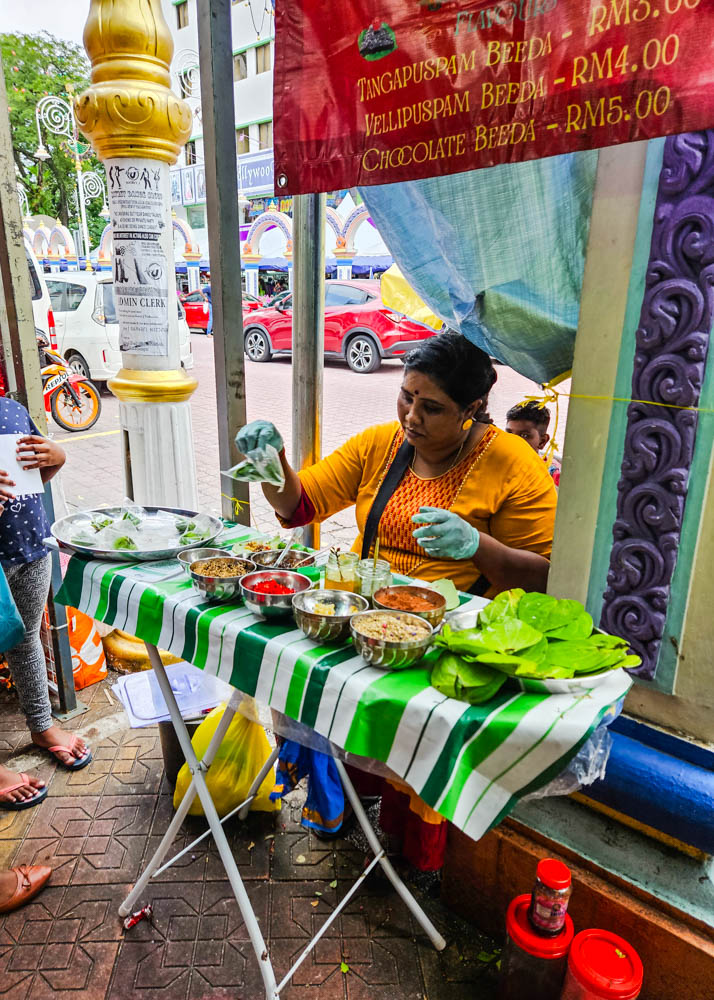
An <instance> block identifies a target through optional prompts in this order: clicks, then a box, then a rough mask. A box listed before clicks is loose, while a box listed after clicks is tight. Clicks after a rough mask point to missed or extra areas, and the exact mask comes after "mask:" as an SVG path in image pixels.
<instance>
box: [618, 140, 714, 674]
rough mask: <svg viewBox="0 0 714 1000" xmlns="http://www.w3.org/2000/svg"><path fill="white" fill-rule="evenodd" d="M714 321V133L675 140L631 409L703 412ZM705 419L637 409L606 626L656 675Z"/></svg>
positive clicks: (666, 169) (668, 151)
mask: <svg viewBox="0 0 714 1000" xmlns="http://www.w3.org/2000/svg"><path fill="white" fill-rule="evenodd" d="M713 320H714V131H707V132H696V133H688V134H685V135H679V136H670V137H669V138H668V139H667V140H666V142H665V149H664V162H663V166H662V172H661V174H660V182H659V190H658V193H657V203H656V207H655V214H654V228H653V232H652V245H651V250H650V259H649V264H648V267H647V277H646V284H645V294H644V299H643V302H642V311H641V314H640V323H639V327H638V330H637V335H636V347H635V360H634V370H633V374H632V393H631V396H632V399H646V400H652V401H653V402H655V403H667V404H673V405H675V406H698V405H699V397H700V393H701V387H702V381H703V378H704V371H705V367H706V360H707V351H708V348H709V334H710V331H711V328H712V322H713ZM696 433H697V413H696V412H694V411H692V410H676V409H669V408H666V407H663V406H652V405H646V404H641V403H630V405H629V408H628V421H627V431H626V436H625V450H624V456H623V461H622V468H621V473H620V481H619V483H618V500H617V517H616V520H615V524H614V527H613V536H614V541H613V546H612V550H611V553H610V569H609V572H608V577H607V584H608V586H607V590H606V591H605V595H604V602H603V612H602V619H601V623H600V624H601V626H602V627H603V628H604V629H606V630H607V631H611V632H614V633H615V634H616V635H622V636H626V637H628V638H629V639H630V640H631V643H632V646H633V648H634V649H635V650H636V651H637V652H638V653H639V654H640V656H641V657H642V666H641V667H639V668H638V669H637V670H636V671H634V673H636V674H637V675H638V676H640V677H643V678H646V679H652V678H653V677H654V675H655V670H656V667H657V661H658V657H659V651H660V645H661V642H662V635H663V632H664V626H665V619H666V614H667V604H668V601H669V596H670V590H671V586H672V575H673V573H674V568H675V565H676V562H677V551H678V547H679V537H680V533H681V530H682V521H683V517H684V507H685V503H686V499H687V488H688V484H689V471H690V467H691V464H692V457H693V452H694V441H695V438H696Z"/></svg>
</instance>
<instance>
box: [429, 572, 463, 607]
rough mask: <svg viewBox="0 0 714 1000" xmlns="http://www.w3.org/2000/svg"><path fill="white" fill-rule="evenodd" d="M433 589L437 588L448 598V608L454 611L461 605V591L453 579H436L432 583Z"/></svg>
mask: <svg viewBox="0 0 714 1000" xmlns="http://www.w3.org/2000/svg"><path fill="white" fill-rule="evenodd" d="M430 586H431V588H432V589H433V590H436V591H437V592H438V593H439V594H441V596H442V597H443V598H444V599H445V600H446V610H447V611H454V610H455V609H456V608H458V606H459V592H458V590H457V589H456V586H455V585H454V581H453V580H447V579H443V580H434V582H433V583H432V584H430Z"/></svg>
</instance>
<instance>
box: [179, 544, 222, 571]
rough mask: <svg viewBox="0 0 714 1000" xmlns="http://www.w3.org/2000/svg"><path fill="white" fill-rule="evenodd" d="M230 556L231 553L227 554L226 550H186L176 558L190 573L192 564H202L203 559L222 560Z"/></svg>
mask: <svg viewBox="0 0 714 1000" xmlns="http://www.w3.org/2000/svg"><path fill="white" fill-rule="evenodd" d="M230 554H231V553H230V551H228V552H227V551H226V550H225V549H184V550H183V552H179V554H178V555H177V556H176V558H177V560H178V561H179V563H180V564H181V566H182V567H183V568H184V569H185V570H186V572H187V573H188V572H189V569H190V566H191V563H194V562H200V561H201V559H221V558H223V556H229V555H230Z"/></svg>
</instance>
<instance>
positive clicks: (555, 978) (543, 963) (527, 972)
mask: <svg viewBox="0 0 714 1000" xmlns="http://www.w3.org/2000/svg"><path fill="white" fill-rule="evenodd" d="M530 905H531V895H530V893H529V892H528V893H525V894H524V895H523V896H516V898H515V899H514V900H512V901H511V903H510V905H509V907H508V912H507V913H506V943H505V946H504V949H503V954H502V956H501V978H500V994H499V995H500V997H501V1000H555V998H556V997H558V995H559V993H560V989H561V987H562V985H563V979H564V977H565V970H566V963H567V955H568V949H569V948H570V945H571V943H572V940H573V934H574V928H573V921H572V920H571V919H570V917H569V916H568V915H567V914H566V916H565V926H564V928H563V930H562V931H561V933H560V934H558V935H556V936H555V937H544V936H543V935H542V934H537V933H536V932H535V931H534V930H533V927H532V925H531V922H530V920H529V919H528V909H529V907H530Z"/></svg>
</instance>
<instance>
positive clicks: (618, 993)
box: [568, 929, 643, 1000]
mask: <svg viewBox="0 0 714 1000" xmlns="http://www.w3.org/2000/svg"><path fill="white" fill-rule="evenodd" d="M568 968H569V969H570V973H571V975H572V976H573V977H574V978H575V979H577V981H578V982H579V983H580V985H581V986H585V987H586V988H587V989H588V990H590V991H591V992H594V993H595V994H596V996H598V997H603V998H606V1000H634V998H635V997H637V996H639V993H640V990H641V989H642V976H643V969H642V961H641V959H640V956H639V955H638V954H637V952H636V951H635V949H634V948H633V947H632V945H631V944H628V943H627V941H625V940H624V938H621V937H618V935H617V934H612V933H611V932H610V931H601V930H596V929H591V930H587V931H581V932H580V933H579V934H578V935H576V937H575V940H574V941H573V945H572V947H571V949H570V955H569V957H568Z"/></svg>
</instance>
